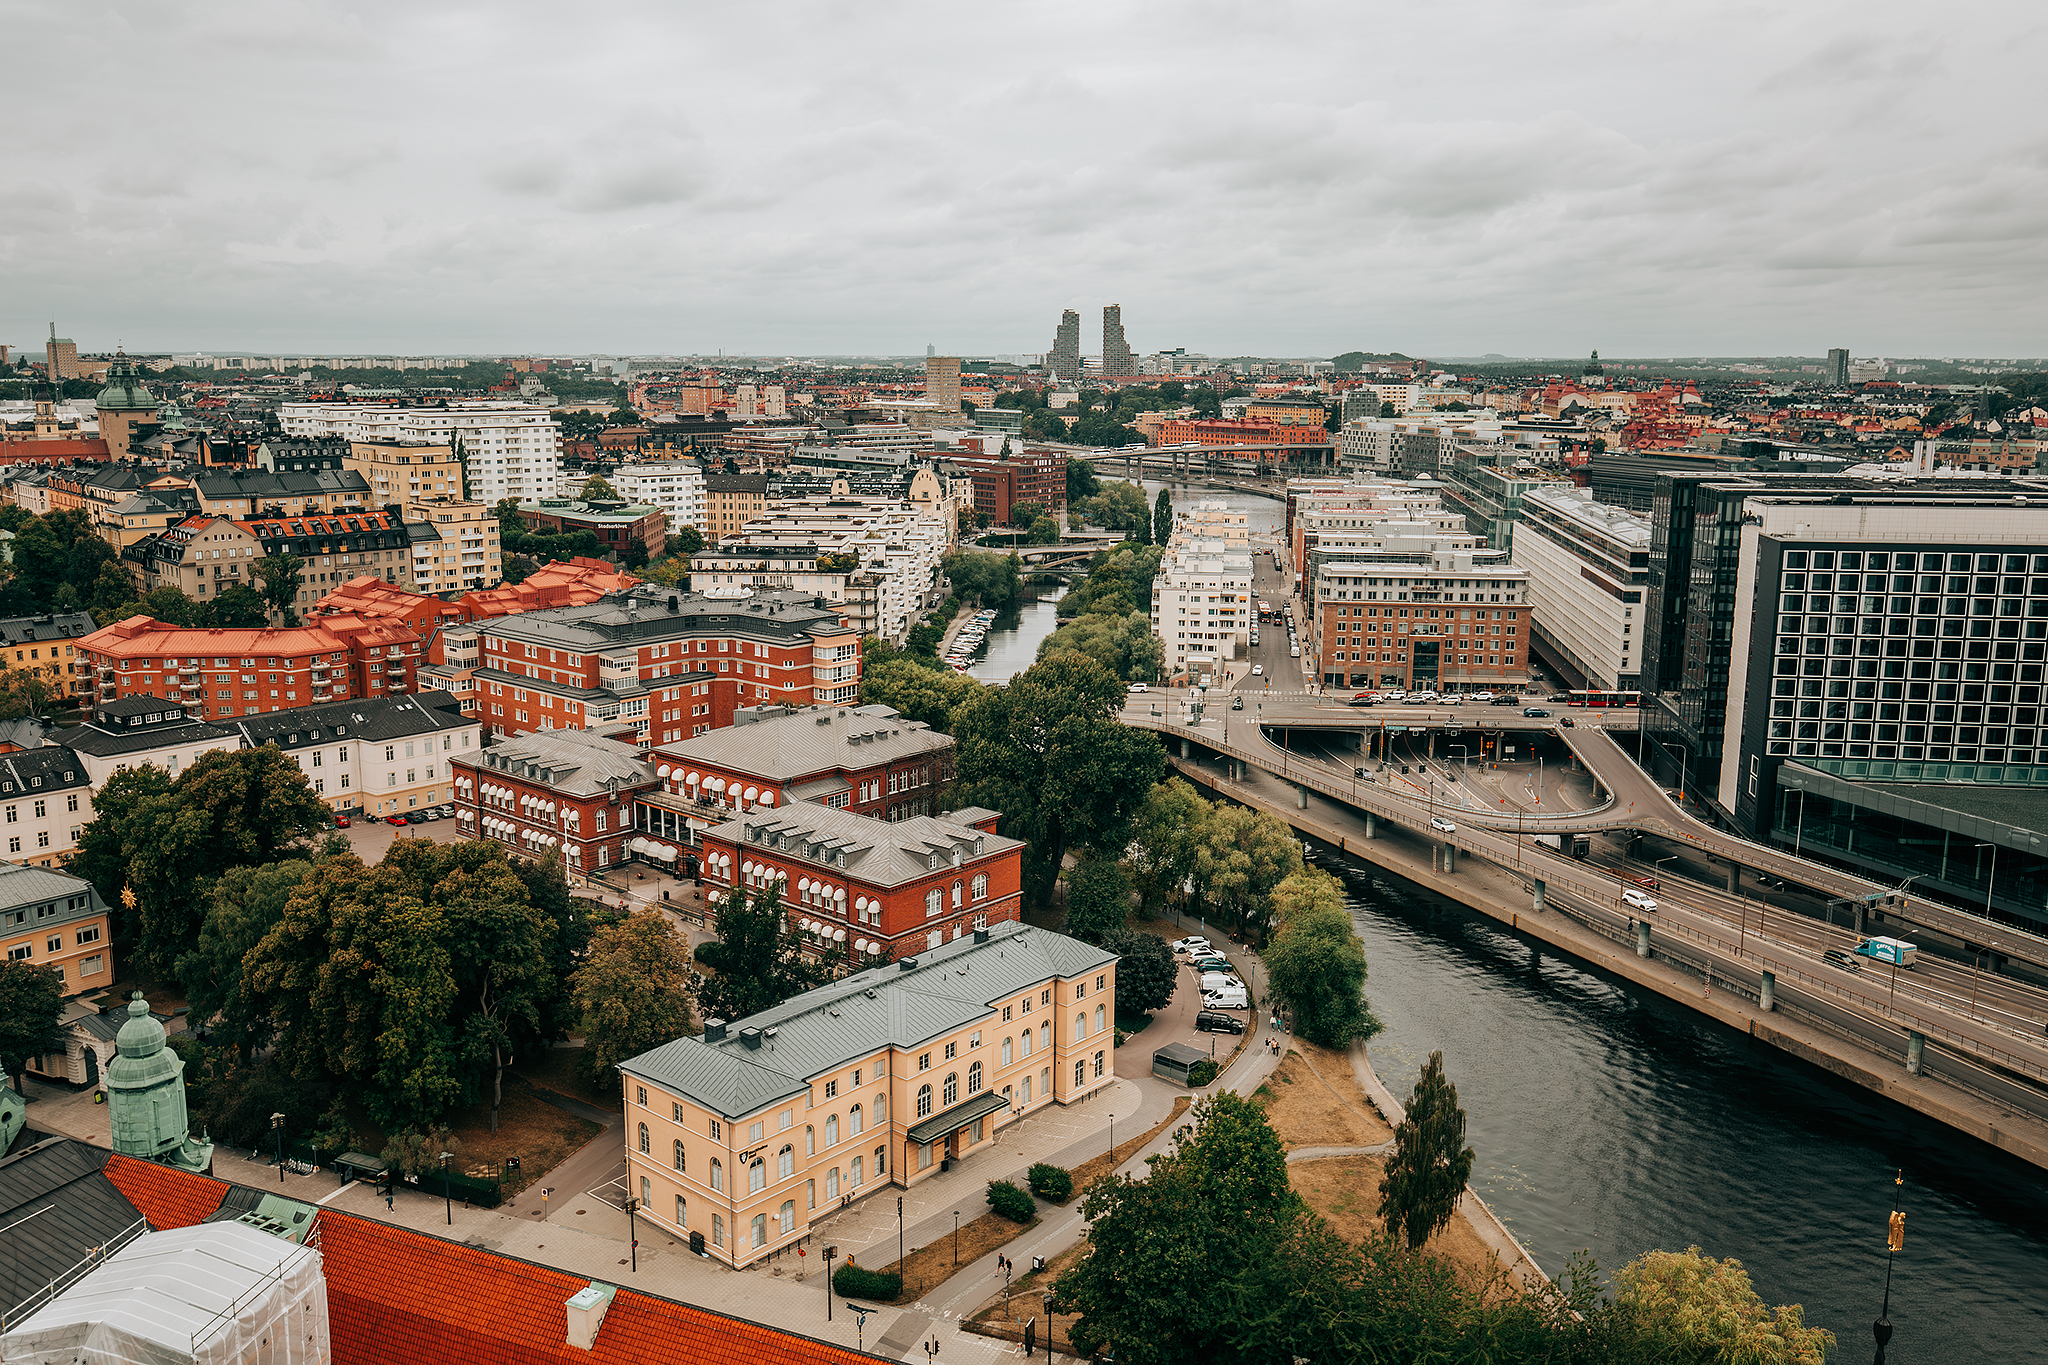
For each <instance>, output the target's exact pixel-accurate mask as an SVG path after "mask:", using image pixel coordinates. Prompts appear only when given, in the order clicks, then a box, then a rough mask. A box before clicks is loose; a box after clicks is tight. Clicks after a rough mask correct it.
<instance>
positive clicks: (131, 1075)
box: [101, 991, 213, 1171]
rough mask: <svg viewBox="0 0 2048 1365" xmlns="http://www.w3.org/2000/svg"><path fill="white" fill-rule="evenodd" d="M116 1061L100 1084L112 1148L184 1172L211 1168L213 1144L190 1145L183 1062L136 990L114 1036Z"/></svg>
mask: <svg viewBox="0 0 2048 1365" xmlns="http://www.w3.org/2000/svg"><path fill="white" fill-rule="evenodd" d="M114 1052H115V1057H114V1060H113V1061H112V1062H110V1063H108V1064H107V1069H106V1073H105V1075H104V1076H102V1077H101V1083H102V1084H103V1086H104V1087H105V1089H106V1092H107V1109H108V1111H109V1117H110V1118H111V1119H112V1120H113V1129H114V1150H115V1151H117V1152H119V1153H121V1155H123V1156H132V1157H137V1158H139V1159H141V1160H143V1161H161V1162H163V1163H164V1164H165V1165H169V1166H176V1167H178V1168H180V1169H181V1170H187V1171H206V1170H210V1169H212V1167H213V1143H212V1142H211V1141H206V1140H202V1141H196V1142H195V1141H194V1140H193V1139H192V1137H191V1136H190V1131H191V1121H190V1120H189V1119H188V1118H187V1116H186V1113H185V1059H184V1058H182V1057H180V1056H179V1055H178V1054H177V1053H175V1052H173V1051H171V1049H170V1047H169V1046H168V1045H167V1044H166V1043H165V1041H164V1026H163V1025H162V1024H159V1023H158V1022H157V1021H156V1020H155V1019H154V1018H152V1017H151V1016H150V1013H149V1002H148V1001H146V1000H144V999H143V998H142V992H141V991H137V992H136V993H135V998H134V999H133V1000H131V1001H129V1002H128V1022H127V1023H125V1024H123V1025H121V1031H120V1033H118V1034H116V1035H115V1036H114Z"/></svg>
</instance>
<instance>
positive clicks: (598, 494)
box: [580, 474, 619, 502]
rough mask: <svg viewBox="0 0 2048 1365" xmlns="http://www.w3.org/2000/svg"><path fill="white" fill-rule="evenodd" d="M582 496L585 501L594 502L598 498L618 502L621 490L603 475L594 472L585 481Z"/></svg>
mask: <svg viewBox="0 0 2048 1365" xmlns="http://www.w3.org/2000/svg"><path fill="white" fill-rule="evenodd" d="M580 496H581V497H582V499H583V500H584V501H585V502H593V501H596V500H598V499H603V500H605V501H608V502H616V501H618V497H619V490H618V489H616V488H614V487H612V486H611V484H610V483H609V482H608V481H607V480H605V479H604V478H603V477H601V476H599V475H596V474H593V475H591V476H590V477H589V478H587V479H585V480H584V481H583V492H582V493H581V494H580Z"/></svg>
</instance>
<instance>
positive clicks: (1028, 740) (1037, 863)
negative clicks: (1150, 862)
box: [953, 651, 1166, 905]
mask: <svg viewBox="0 0 2048 1365" xmlns="http://www.w3.org/2000/svg"><path fill="white" fill-rule="evenodd" d="M1123 700H1124V686H1123V684H1122V683H1120V682H1118V681H1117V680H1116V678H1115V676H1114V675H1112V674H1111V673H1110V672H1109V670H1108V669H1106V668H1104V667H1103V666H1102V665H1101V664H1099V663H1097V662H1095V661H1094V660H1093V659H1090V658H1088V657H1087V656H1085V655H1082V654H1077V653H1072V652H1068V651H1062V652H1060V653H1057V654H1052V655H1049V656H1048V657H1046V658H1043V659H1040V660H1039V661H1038V662H1037V663H1035V664H1033V665H1032V666H1031V667H1030V668H1027V669H1025V670H1024V671H1023V672H1022V673H1019V674H1018V675H1017V676H1016V677H1015V678H1014V679H1012V680H1011V682H1010V685H1009V686H1008V687H1003V688H995V687H990V688H983V689H982V690H981V691H980V692H979V693H977V694H976V695H975V696H974V697H973V699H972V700H970V701H969V702H968V703H967V704H966V705H965V706H963V707H961V708H960V711H959V713H958V714H957V715H956V716H955V717H954V730H953V733H954V736H955V737H956V738H957V739H958V741H959V748H958V751H957V753H958V757H957V759H956V771H957V773H958V793H959V800H960V803H961V804H963V805H980V806H986V807H988V808H990V809H991V810H999V811H1002V812H1003V825H1004V832H1005V833H1007V834H1008V835H1009V836H1010V837H1012V838H1015V839H1021V840H1023V841H1024V842H1025V844H1026V845H1027V852H1026V854H1025V881H1026V885H1027V887H1028V888H1029V890H1030V895H1031V900H1032V902H1033V903H1034V904H1037V905H1045V904H1047V903H1048V902H1049V901H1050V899H1051V892H1052V884H1053V878H1054V877H1055V875H1056V874H1057V873H1058V870H1059V867H1060V864H1061V862H1062V860H1063V859H1064V858H1065V857H1066V854H1067V850H1068V849H1069V848H1076V849H1092V850H1095V851H1098V852H1103V853H1109V854H1116V853H1120V852H1121V851H1122V849H1123V846H1124V844H1125V843H1126V842H1127V841H1128V839H1129V837H1130V822H1131V817H1132V816H1133V815H1134V814H1135V813H1136V812H1137V809H1138V807H1139V805H1140V804H1141V803H1142V802H1143V800H1144V794H1145V793H1146V792H1147V791H1149V790H1150V789H1151V786H1152V784H1153V783H1154V782H1156V781H1158V780H1159V778H1160V776H1161V775H1163V774H1164V772H1165V770H1166V754H1165V751H1164V750H1163V749H1161V748H1160V745H1159V740H1158V738H1157V737H1156V736H1155V735H1153V734H1151V733H1150V732H1148V731H1144V730H1137V729H1133V728H1131V727H1129V726H1126V725H1125V724H1124V723H1123V721H1122V720H1121V719H1120V718H1119V715H1118V713H1119V711H1120V710H1121V708H1122V705H1123Z"/></svg>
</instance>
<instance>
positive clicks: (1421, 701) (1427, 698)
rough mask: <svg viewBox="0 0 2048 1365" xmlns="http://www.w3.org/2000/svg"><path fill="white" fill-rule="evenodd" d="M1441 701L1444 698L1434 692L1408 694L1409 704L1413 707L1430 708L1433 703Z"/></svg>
mask: <svg viewBox="0 0 2048 1365" xmlns="http://www.w3.org/2000/svg"><path fill="white" fill-rule="evenodd" d="M1441 700H1442V698H1441V697H1440V696H1438V695H1437V694H1436V693H1434V692H1410V693H1409V694H1408V704H1409V705H1411V706H1428V705H1429V704H1430V703H1432V702H1436V701H1441Z"/></svg>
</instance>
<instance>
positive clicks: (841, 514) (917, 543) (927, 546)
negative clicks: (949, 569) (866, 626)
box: [693, 497, 953, 643]
mask: <svg viewBox="0 0 2048 1365" xmlns="http://www.w3.org/2000/svg"><path fill="white" fill-rule="evenodd" d="M952 532H953V527H952V526H950V525H949V524H948V523H947V522H946V521H945V520H943V519H942V518H941V517H939V516H936V515H934V514H933V512H932V511H931V510H928V509H927V507H926V506H924V505H921V504H920V503H917V502H912V501H909V500H899V499H893V498H856V497H814V498H786V499H779V500H777V501H775V502H772V503H769V504H768V505H767V506H766V507H765V508H764V509H763V510H762V511H761V513H760V515H758V516H756V517H754V518H752V519H751V520H749V521H748V522H747V523H746V524H745V525H744V526H742V527H741V528H740V533H739V535H737V536H728V537H727V538H726V539H725V541H724V542H723V543H722V545H721V549H722V550H723V551H724V552H725V553H726V554H744V553H745V551H746V549H748V548H749V547H752V548H758V549H796V548H799V547H812V546H814V547H816V549H817V551H818V552H819V553H820V554H821V555H822V554H830V555H833V556H837V557H839V558H840V559H842V560H847V561H850V562H849V563H847V564H846V568H845V570H843V572H848V573H852V574H853V575H854V578H853V579H852V580H850V581H849V584H848V586H849V588H851V587H852V586H854V585H855V584H856V583H857V584H860V585H864V586H865V587H866V588H867V589H868V591H869V592H871V594H872V600H873V604H874V605H873V608H872V612H873V619H874V623H875V625H874V629H875V633H876V634H878V635H880V636H881V638H882V639H884V640H888V641H891V642H894V643H901V642H902V641H903V640H905V639H907V638H908V637H909V634H910V628H911V627H912V626H913V625H915V624H916V623H917V620H918V618H919V616H921V615H922V614H923V613H924V612H925V611H926V610H927V609H929V608H930V607H931V606H932V605H933V600H932V597H933V587H934V584H935V583H936V582H937V580H938V576H939V563H940V561H941V560H943V559H944V558H945V556H946V551H947V549H948V547H949V546H950V545H951V543H952V538H953V537H952ZM719 576H722V577H725V578H726V581H727V582H728V583H735V582H741V581H744V579H741V578H740V576H739V575H738V574H737V573H734V574H730V575H719ZM716 577H717V576H715V577H714V582H713V583H712V584H710V585H706V586H720V585H718V584H717V583H716ZM693 586H697V584H696V583H695V581H694V580H693Z"/></svg>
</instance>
